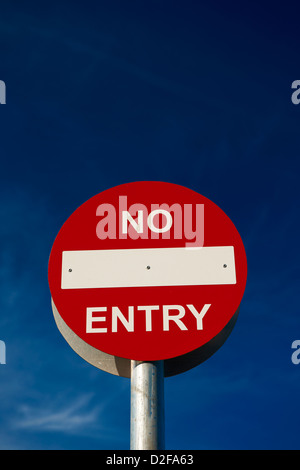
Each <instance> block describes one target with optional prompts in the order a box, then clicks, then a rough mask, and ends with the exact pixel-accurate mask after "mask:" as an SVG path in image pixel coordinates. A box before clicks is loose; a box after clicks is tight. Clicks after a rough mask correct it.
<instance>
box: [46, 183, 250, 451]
mask: <svg viewBox="0 0 300 470" xmlns="http://www.w3.org/2000/svg"><path fill="white" fill-rule="evenodd" d="M48 278H49V287H50V291H51V297H52V309H53V314H54V318H55V321H56V324H57V326H58V329H59V330H60V332H61V333H62V335H63V336H64V338H65V339H66V341H67V342H68V343H69V344H70V346H71V347H72V348H73V349H74V351H75V352H76V353H77V354H79V355H80V356H81V357H82V358H83V359H85V360H86V361H87V362H89V363H90V364H92V365H94V366H95V367H97V368H99V369H102V370H104V371H106V372H109V373H111V374H115V375H119V376H123V377H128V378H131V436H130V447H131V449H132V450H147V449H148V450H156V449H157V450H159V449H164V391H163V389H164V377H170V376H172V375H175V374H179V373H181V372H184V371H187V370H189V369H191V368H192V367H195V366H197V365H198V364H200V363H202V362H203V361H205V360H206V359H208V358H209V357H210V356H211V355H212V354H214V353H215V352H216V351H217V350H218V349H219V348H220V347H221V346H222V344H223V343H224V342H225V341H226V339H227V337H228V336H229V334H230V332H231V331H232V329H233V327H234V324H235V322H236V319H237V316H238V313H239V307H240V303H241V300H242V297H243V293H244V289H245V285H246V278H247V262H246V254H245V249H244V246H243V242H242V240H241V237H240V235H239V233H238V231H237V229H236V228H235V226H234V224H233V223H232V221H231V220H230V219H229V218H228V217H227V215H226V214H225V213H224V212H223V211H222V210H221V209H220V208H219V207H218V206H217V205H216V204H214V203H213V202H212V201H210V200H209V199H207V198H205V197H204V196H202V195H200V194H199V193H197V192H195V191H192V190H190V189H188V188H185V187H183V186H179V185H175V184H171V183H163V182H149V181H143V182H135V183H128V184H124V185H120V186H116V187H114V188H111V189H108V190H106V191H104V192H102V193H99V194H97V195H96V196H94V197H92V198H91V199H89V200H88V201H86V202H85V203H84V204H82V206H80V207H79V208H78V209H76V210H75V212H74V213H73V214H71V216H70V217H69V218H68V219H67V221H66V222H65V223H64V225H63V226H62V228H61V230H60V231H59V233H58V235H57V237H56V239H55V241H54V244H53V247H52V250H51V254H50V259H49V269H48Z"/></svg>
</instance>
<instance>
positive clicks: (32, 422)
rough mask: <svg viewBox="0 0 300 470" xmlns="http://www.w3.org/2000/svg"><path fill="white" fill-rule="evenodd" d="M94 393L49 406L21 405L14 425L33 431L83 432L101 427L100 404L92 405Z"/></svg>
mask: <svg viewBox="0 0 300 470" xmlns="http://www.w3.org/2000/svg"><path fill="white" fill-rule="evenodd" d="M92 398H93V395H92V394H85V395H81V396H79V397H76V398H74V400H73V401H71V402H69V403H68V404H67V405H66V404H62V403H61V404H59V405H58V404H57V403H55V402H52V403H49V404H48V406H46V407H45V406H38V407H34V406H29V405H21V406H20V407H19V410H18V414H19V417H18V418H16V419H15V422H14V427H15V428H18V429H27V430H33V431H37V430H38V431H55V432H63V433H70V434H83V433H85V431H86V429H87V428H89V429H90V428H91V426H92V427H93V429H94V428H95V427H97V428H98V427H101V423H100V419H99V418H100V414H101V411H102V408H101V407H100V406H93V407H91V400H92Z"/></svg>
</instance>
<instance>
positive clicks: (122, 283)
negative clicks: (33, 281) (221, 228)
mask: <svg viewBox="0 0 300 470" xmlns="http://www.w3.org/2000/svg"><path fill="white" fill-rule="evenodd" d="M215 284H219V285H221V284H236V273H235V259H234V248H233V246H213V247H201V248H194V247H193V248H153V249H152V248H150V249H135V250H132V249H130V250H87V251H64V252H63V256H62V277H61V288H62V289H94V288H103V287H147V286H187V285H193V286H194V285H215Z"/></svg>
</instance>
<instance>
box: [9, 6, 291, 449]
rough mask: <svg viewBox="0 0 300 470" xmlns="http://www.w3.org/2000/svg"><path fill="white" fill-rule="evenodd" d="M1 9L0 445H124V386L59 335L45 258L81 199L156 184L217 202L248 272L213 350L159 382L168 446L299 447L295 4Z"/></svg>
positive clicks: (127, 384) (126, 421)
mask: <svg viewBox="0 0 300 470" xmlns="http://www.w3.org/2000/svg"><path fill="white" fill-rule="evenodd" d="M0 10H1V14H0V36H1V48H0V59H1V60H0V80H4V81H5V83H6V88H7V97H6V102H7V104H6V105H3V106H2V105H1V107H0V126H1V127H0V135H1V146H0V152H1V169H0V220H1V224H0V239H1V249H0V340H2V341H5V343H6V349H7V364H5V365H4V364H2V365H0V380H1V387H0V448H1V449H76V448H79V449H128V448H129V401H130V381H129V380H128V379H125V378H119V377H115V376H113V375H109V374H107V373H105V372H102V371H100V370H98V369H95V368H93V367H92V366H91V365H89V364H87V363H86V362H85V361H83V360H82V359H81V358H80V357H79V356H77V355H76V354H75V353H74V352H73V351H72V349H71V348H70V347H69V346H68V344H67V343H66V342H65V340H64V339H63V338H62V336H61V335H60V333H59V331H58V330H57V327H56V325H55V322H54V319H53V315H52V311H51V305H50V292H49V288H48V281H47V265H48V257H49V253H50V250H51V246H52V243H53V241H54V238H55V236H56V234H57V232H58V231H59V229H60V227H61V225H62V224H63V222H64V221H65V220H66V219H67V218H68V217H69V216H70V215H71V213H72V212H73V211H74V210H75V209H76V208H77V207H78V206H79V205H81V204H82V203H83V202H85V201H86V200H87V199H89V198H90V197H92V196H94V195H95V194H97V193H99V192H101V191H104V190H105V189H107V188H110V187H112V186H116V185H118V184H122V183H127V182H130V181H138V180H160V181H167V182H171V183H176V184H181V185H183V186H187V187H189V188H191V189H193V190H195V191H197V192H199V193H201V194H203V195H204V196H206V197H208V198H209V199H211V200H212V201H214V202H215V203H216V204H218V205H219V206H220V207H221V208H222V209H223V210H224V211H225V212H226V213H227V214H228V215H229V217H230V218H231V219H232V221H233V222H234V223H235V225H236V227H237V228H238V230H239V232H240V234H241V236H242V238H243V241H244V244H245V248H246V252H247V258H248V269H249V272H248V283H247V287H246V292H245V295H244V298H243V301H242V305H241V311H240V315H239V318H238V321H237V324H236V326H235V328H234V330H233V333H232V334H231V336H230V338H229V339H228V340H227V342H226V343H225V345H224V346H223V347H222V348H221V349H220V350H219V351H218V352H217V353H216V354H215V355H214V356H213V357H211V358H210V359H209V360H208V361H207V362H205V363H203V364H202V365H200V366H198V367H197V368H195V369H193V370H191V371H189V372H186V373H184V374H181V375H178V376H175V377H171V378H168V379H166V380H165V402H166V403H165V412H166V448H167V449H290V448H291V449H298V448H299V442H300V439H299V426H298V423H299V420H300V408H299V393H300V365H299V366H297V365H295V364H293V363H292V361H291V354H292V350H291V344H292V342H293V341H294V340H297V339H300V320H299V318H300V317H299V312H300V311H299V302H298V292H299V261H300V260H299V250H298V243H299V228H300V223H299V218H298V214H299V170H300V164H299V152H300V137H299V125H300V106H297V105H294V104H293V103H292V102H291V94H292V90H291V84H292V82H293V81H294V80H297V79H300V76H299V60H298V55H299V34H298V31H299V20H298V17H299V11H298V12H297V7H295V5H293V4H292V3H289V2H285V3H284V6H280V7H279V6H277V5H274V4H273V5H272V8H271V9H270V5H269V4H268V3H266V2H264V1H262V2H259V3H258V2H257V5H253V2H243V4H242V6H241V3H240V2H229V4H228V2H226V4H224V2H221V1H214V2H208V1H203V2H201V3H200V2H178V1H169V0H165V1H163V2H162V1H157V0H153V1H151V2H138V1H130V2H122V1H116V0H112V1H110V2H103V1H98V2H93V1H90V2H85V3H84V2H77V1H76V2H74V1H73V2H70V1H64V0H63V1H60V2H51V3H47V4H45V3H41V2H35V1H31V0H29V1H28V2H25V3H24V2H21V1H18V0H17V1H15V2H13V3H8V2H7V3H6V4H5V5H1V7H0Z"/></svg>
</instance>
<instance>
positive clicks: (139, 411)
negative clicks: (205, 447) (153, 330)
mask: <svg viewBox="0 0 300 470" xmlns="http://www.w3.org/2000/svg"><path fill="white" fill-rule="evenodd" d="M164 445H165V417H164V361H155V362H148V361H147V362H143V361H131V410H130V449H131V450H163V449H164Z"/></svg>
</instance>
